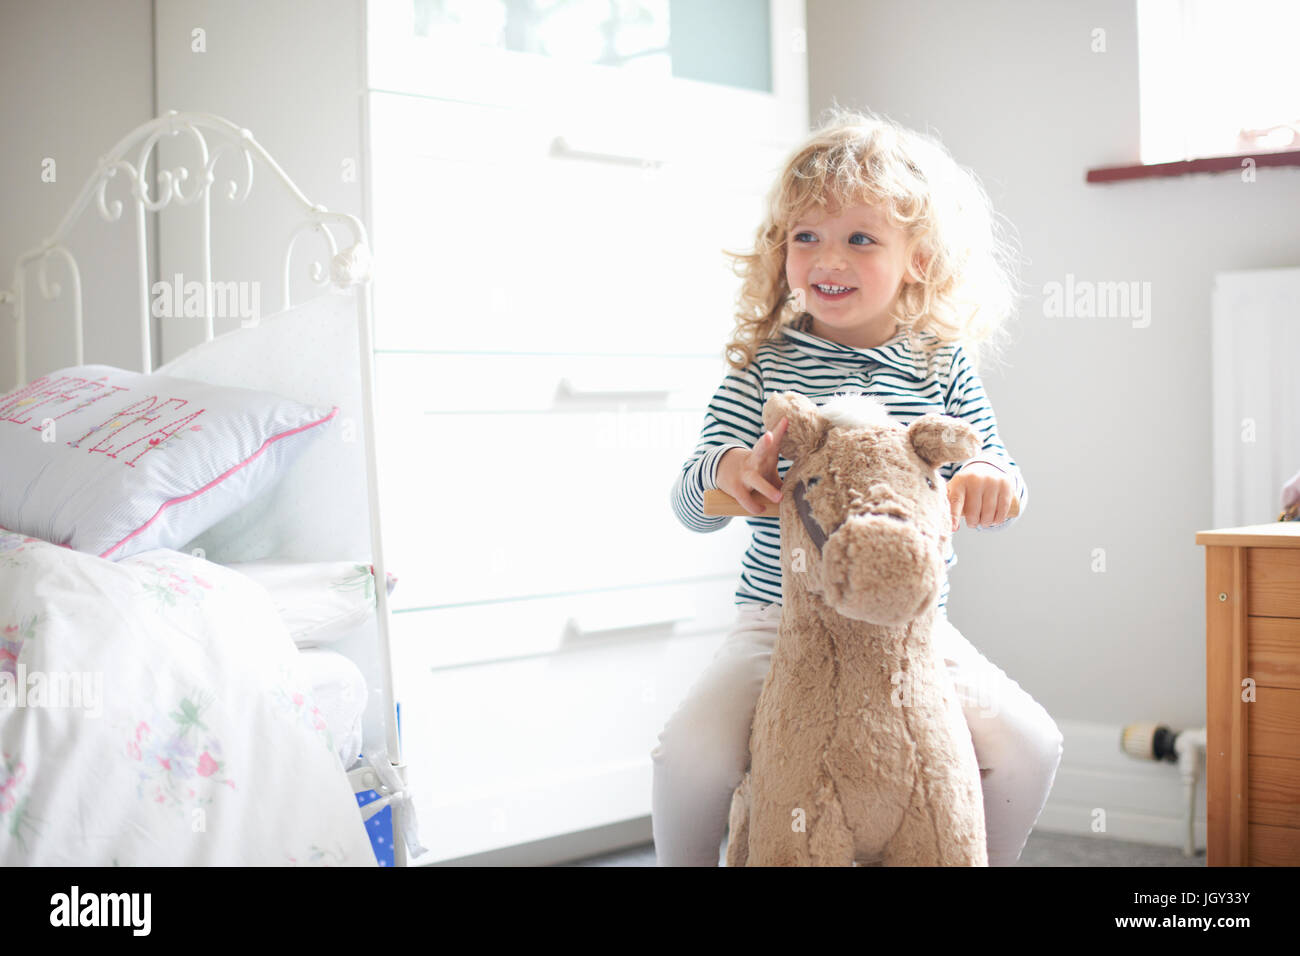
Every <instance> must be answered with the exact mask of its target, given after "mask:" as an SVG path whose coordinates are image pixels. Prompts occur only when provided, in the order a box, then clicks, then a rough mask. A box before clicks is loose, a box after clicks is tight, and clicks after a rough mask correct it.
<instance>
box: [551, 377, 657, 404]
mask: <svg viewBox="0 0 1300 956" xmlns="http://www.w3.org/2000/svg"><path fill="white" fill-rule="evenodd" d="M671 392H672V389H670V388H643V387H640V386H635V385H634V386H631V387H627V388H619V387H617V386H614V385H611V384H608V383H604V382H598V383H592V384H591V385H581V384H579V385H575V384H574V383H573V382H572V381H571V380H570V379H567V378H562V379H560V383H559V385H557V386H556V388H555V397H556V399H557V400H560V401H579V402H596V401H603V402H611V401H619V402H626V401H629V400H636V401H643V402H648V401H660V402H664V401H667V400H668V396H669V394H670V393H671Z"/></svg>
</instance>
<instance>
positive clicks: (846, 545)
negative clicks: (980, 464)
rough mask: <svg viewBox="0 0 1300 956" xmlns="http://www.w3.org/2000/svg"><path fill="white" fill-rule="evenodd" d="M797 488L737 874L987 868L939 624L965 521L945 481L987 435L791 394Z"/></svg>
mask: <svg viewBox="0 0 1300 956" xmlns="http://www.w3.org/2000/svg"><path fill="white" fill-rule="evenodd" d="M782 416H785V417H788V418H789V425H788V428H787V431H786V435H785V439H784V441H783V442H782V444H781V455H782V456H783V457H784V458H787V459H789V460H790V461H791V462H793V464H792V465H791V467H790V470H789V472H788V473H787V474H786V476H785V478H784V479H783V483H782V489H783V492H784V493H783V495H782V498H781V504H780V515H781V573H782V587H783V591H782V615H781V630H780V637H779V639H778V641H777V644H776V648H775V649H774V651H773V653H772V663H771V669H770V671H769V672H768V675H767V678H766V680H765V681H764V684H763V689H762V693H761V694H760V696H759V699H758V705H757V709H756V711H755V713H754V722H753V727H752V731H751V735H750V769H749V772H748V773H746V774H745V777H744V779H743V780H742V781H741V783H740V786H739V787H737V788H736V792H735V794H734V796H733V798H732V803H731V816H730V839H729V844H728V847H727V865H728V866H851V865H855V864H857V865H864V866H869V865H880V866H987V865H988V854H987V849H986V845H985V833H984V800H983V794H982V791H981V788H980V771H979V769H978V766H977V764H976V758H975V750H974V745H973V744H972V742H971V736H970V729H969V727H968V726H967V724H966V720H965V718H964V717H963V715H962V711H961V707H960V705H959V703H958V701H957V698H956V691H955V689H954V687H953V685H952V680H951V678H950V677H949V676H948V674H947V671H946V670H945V666H944V662H943V659H942V657H941V656H940V655H939V654H938V653H937V652H936V651H935V650H934V648H933V647H932V644H931V626H932V624H933V622H934V619H935V615H936V613H937V608H938V598H939V593H940V590H941V587H942V584H943V577H944V574H945V567H944V545H945V542H946V541H947V539H948V536H949V534H950V533H951V528H952V519H951V512H950V509H949V505H948V499H947V495H946V493H945V491H944V487H945V486H944V481H943V479H942V477H941V476H940V475H939V472H938V468H939V466H940V465H942V464H944V463H945V462H951V461H962V460H964V459H966V458H969V457H970V456H972V455H974V454H975V452H976V450H977V449H978V448H979V441H978V439H977V437H976V434H975V431H974V429H972V428H971V427H970V426H969V425H968V424H966V423H965V422H963V421H962V420H960V419H957V418H951V417H948V416H944V415H924V416H922V417H920V418H918V419H917V420H916V421H914V422H913V423H912V424H911V425H910V426H907V427H905V426H903V425H902V424H901V423H898V422H895V421H893V420H892V419H890V418H889V416H888V413H887V412H886V410H885V408H884V406H883V405H881V404H880V403H879V402H878V401H877V400H875V399H873V398H870V397H868V396H862V395H850V396H838V397H836V398H834V399H832V400H831V401H829V402H827V403H826V404H825V405H824V406H822V407H821V408H820V409H819V408H818V407H817V406H816V405H814V404H813V402H812V401H811V400H809V399H808V398H806V397H804V396H802V395H798V394H796V393H794V392H785V393H784V394H780V395H774V396H772V397H771V398H770V399H769V400H768V401H767V404H766V405H765V406H764V409H763V422H764V425H765V426H766V428H768V429H769V430H770V429H772V428H774V427H775V426H776V425H777V424H778V423H779V422H780V420H781V418H782Z"/></svg>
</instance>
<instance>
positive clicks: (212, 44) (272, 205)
mask: <svg viewBox="0 0 1300 956" xmlns="http://www.w3.org/2000/svg"><path fill="white" fill-rule="evenodd" d="M362 7H363V4H362V2H361V0H312V2H311V3H302V2H294V0H272V2H266V0H167V2H165V3H158V4H157V41H156V56H157V76H158V89H157V100H158V110H159V112H160V113H162V112H164V111H166V110H171V109H174V110H179V111H196V112H206V113H216V114H217V115H219V116H224V117H225V118H227V119H229V120H231V121H232V122H234V123H237V124H239V125H240V126H243V127H244V128H246V129H248V130H250V131H251V132H252V134H253V136H254V137H255V138H256V139H257V141H258V142H259V143H261V144H262V146H263V147H265V148H266V150H267V151H268V152H269V153H270V154H271V156H272V157H274V158H275V160H276V161H277V162H278V163H279V164H280V166H281V168H283V169H284V171H285V173H286V174H288V176H289V178H290V179H292V180H293V181H294V182H295V183H296V184H297V186H298V188H299V189H301V190H302V191H303V193H304V194H305V195H306V196H307V198H308V199H309V200H310V201H312V202H314V203H319V204H323V205H324V206H326V207H327V208H328V209H330V210H332V211H337V212H346V213H351V214H352V215H355V216H362V214H363V210H362V188H361V183H362V181H363V171H362V169H361V164H362V144H361V129H362V127H361V116H362V113H361V110H362V99H363V88H364V85H365V84H364V79H363V75H362V43H363V32H362V25H363V22H362ZM195 30H202V31H203V34H202V43H203V47H204V49H203V52H196V51H195V49H194V47H195V43H194V39H195V34H194V31H195ZM169 155H176V156H178V158H182V159H184V158H192V154H190V153H187V152H186V151H185V150H184V148H183V144H181V146H180V147H179V148H178V149H177V150H176V151H175V152H174V153H171V154H169ZM345 160H347V161H349V162H350V163H351V166H350V172H351V174H352V175H351V177H350V179H349V178H345V177H346V176H347V175H348V173H349V169H345V166H344V162H345ZM223 171H224V172H223ZM217 174H218V177H219V178H218V185H220V183H221V181H222V179H229V178H230V177H231V176H232V175H233V176H237V177H242V173H240V171H239V167H238V165H237V164H235V163H231V164H230V165H221V166H218V167H217ZM241 182H242V178H241ZM172 212H173V211H171V210H169V211H168V212H167V214H166V215H165V216H164V217H163V220H162V223H161V226H160V233H159V234H160V236H161V237H162V239H163V250H164V251H163V253H162V257H161V260H160V268H159V275H160V276H161V277H163V278H170V277H171V276H172V275H174V274H175V273H176V272H180V273H181V274H182V275H183V276H185V277H186V281H188V280H189V278H191V277H192V278H194V279H196V280H197V279H198V278H199V275H200V272H199V270H200V267H199V265H198V262H199V261H200V260H199V259H198V256H197V239H196V237H197V236H198V235H199V234H200V233H199V231H198V228H197V219H196V218H195V217H194V216H193V215H192V214H191V211H190V210H188V209H186V210H176V212H177V213H179V215H173V214H172ZM212 217H213V218H212V223H213V228H212V248H213V262H212V270H213V279H214V280H220V281H232V280H233V281H241V282H257V283H258V284H259V289H260V298H261V314H262V315H263V316H266V315H270V314H272V313H273V312H276V311H278V310H279V308H280V300H281V288H282V285H283V282H282V280H281V273H280V262H281V259H282V257H283V255H284V250H285V245H286V243H287V241H288V239H289V235H290V232H291V231H292V230H293V228H294V226H295V225H297V224H298V223H299V222H300V221H301V219H302V217H301V215H300V213H299V210H298V208H297V207H296V206H295V205H294V204H293V203H292V202H291V201H290V200H289V198H288V197H287V194H286V193H285V190H284V189H283V187H281V186H280V184H279V183H278V182H273V181H272V178H271V176H270V175H269V174H268V172H267V171H266V170H265V169H264V168H258V169H256V170H255V172H254V180H253V189H252V191H251V192H250V194H249V197H248V199H247V201H246V203H245V204H244V205H243V206H234V205H232V204H230V203H228V202H226V201H225V199H224V197H222V196H218V195H214V198H213V203H212ZM325 251H326V250H325V246H324V244H323V242H319V241H312V240H309V239H307V238H304V239H302V240H301V241H300V242H299V247H298V251H297V252H296V253H295V257H294V266H293V275H294V289H295V292H294V300H295V301H300V300H301V299H303V298H305V297H307V296H308V295H309V294H310V291H309V290H311V289H312V287H311V286H310V284H309V283H308V281H307V279H306V276H307V271H308V268H309V265H310V262H311V261H312V259H313V258H320V257H321V255H322V253H324V252H325ZM326 265H328V262H326ZM234 324H235V320H231V321H229V322H227V323H224V324H223V323H222V322H220V321H219V322H218V323H217V333H218V334H220V333H221V332H222V331H223V330H224V328H227V327H231V326H233V325H234ZM200 340H201V329H199V328H198V324H197V322H195V321H194V320H185V319H168V320H164V323H163V342H162V344H163V355H164V359H170V358H172V357H174V356H175V355H177V354H178V353H179V352H181V351H183V350H184V349H185V348H187V347H189V345H191V344H194V343H195V342H197V341H200Z"/></svg>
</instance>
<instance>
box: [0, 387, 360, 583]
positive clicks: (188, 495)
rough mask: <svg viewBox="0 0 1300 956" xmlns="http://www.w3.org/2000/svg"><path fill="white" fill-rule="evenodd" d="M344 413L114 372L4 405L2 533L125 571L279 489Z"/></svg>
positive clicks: (27, 390)
mask: <svg viewBox="0 0 1300 956" xmlns="http://www.w3.org/2000/svg"><path fill="white" fill-rule="evenodd" d="M336 412H337V409H331V408H328V407H313V406H311V405H307V404H304V403H301V402H295V401H291V400H289V399H284V398H281V397H280V396H278V395H272V394H270V393H267V392H260V391H253V390H249V389H238V388H221V387H216V386H212V385H206V384H203V383H201V382H193V381H188V380H185V379H180V378H173V377H170V376H166V375H141V374H139V373H137V372H129V371H126V370H124V369H119V368H112V367H111V366H107V365H86V366H80V367H74V368H66V369H61V370H60V371H58V372H54V373H51V374H50V375H47V376H44V377H43V378H40V379H38V380H36V381H35V382H32V383H31V384H30V385H28V386H25V387H23V388H20V389H17V390H15V391H13V392H11V393H9V394H8V395H6V396H4V397H3V398H0V462H2V463H3V467H2V468H0V526H2V527H5V528H8V529H10V530H11V531H18V532H21V533H23V534H29V535H31V536H33V537H36V538H43V539H44V540H46V541H51V542H53V543H55V544H61V545H65V546H67V547H70V548H74V549H75V550H77V551H85V552H88V553H90V554H97V555H99V556H100V557H103V558H109V559H112V560H115V561H116V560H118V559H120V558H124V557H126V556H127V555H130V554H135V553H137V552H140V551H148V550H149V549H151V548H173V549H175V548H179V547H180V546H181V545H183V544H184V543H185V542H187V541H189V540H190V539H191V538H193V537H194V536H195V535H196V534H198V533H200V532H201V531H203V530H204V529H206V528H208V527H210V526H211V525H213V524H214V523H216V522H217V521H220V520H221V519H222V518H224V517H225V516H226V515H228V514H230V513H231V512H232V511H234V510H235V509H236V508H239V507H240V506H242V505H244V504H245V503H247V502H248V501H250V500H251V499H252V498H254V497H255V496H257V495H258V494H259V493H260V492H262V491H264V490H265V489H266V488H268V487H269V486H271V485H272V484H274V483H275V481H276V480H277V479H278V478H279V477H280V475H281V474H282V473H283V472H284V470H285V468H286V467H287V466H288V465H289V463H290V462H291V461H293V459H294V457H295V456H296V455H297V454H298V453H299V452H300V451H301V450H302V449H303V447H304V446H305V445H306V444H307V443H308V442H310V441H311V440H312V439H313V438H314V437H316V435H317V433H318V432H319V430H320V426H322V425H323V424H325V423H326V422H329V421H330V420H332V419H333V418H334V416H335V414H336Z"/></svg>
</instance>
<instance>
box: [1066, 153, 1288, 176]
mask: <svg viewBox="0 0 1300 956" xmlns="http://www.w3.org/2000/svg"><path fill="white" fill-rule="evenodd" d="M1243 159H1252V160H1254V161H1255V165H1256V166H1300V149H1289V150H1286V151H1283V152H1276V153H1238V154H1236V155H1233V156H1207V157H1205V158H1204V159H1188V160H1183V161H1181V162H1177V163H1149V164H1146V165H1141V164H1139V165H1136V166H1104V167H1102V168H1100V169H1090V170H1088V177H1087V181H1088V182H1090V183H1117V182H1122V181H1124V180H1126V179H1147V178H1149V177H1152V176H1186V175H1189V174H1190V173H1226V172H1234V171H1237V170H1240V169H1241V168H1242V164H1241V161H1242V160H1243Z"/></svg>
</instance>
